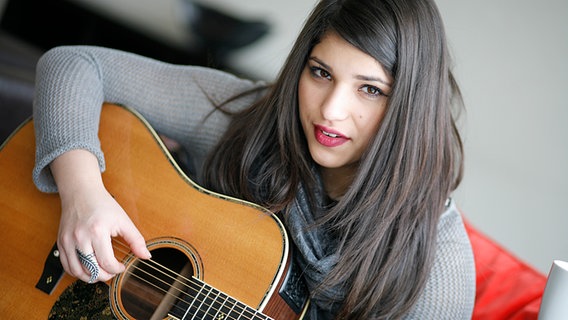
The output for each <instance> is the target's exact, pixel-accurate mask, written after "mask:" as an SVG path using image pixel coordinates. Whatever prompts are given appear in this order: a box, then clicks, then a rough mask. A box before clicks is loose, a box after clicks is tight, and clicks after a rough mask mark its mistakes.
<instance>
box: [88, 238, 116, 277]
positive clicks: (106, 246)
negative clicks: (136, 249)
mask: <svg viewBox="0 0 568 320" xmlns="http://www.w3.org/2000/svg"><path fill="white" fill-rule="evenodd" d="M93 249H94V252H95V253H96V256H97V261H98V264H99V267H100V268H101V269H102V271H104V272H105V273H106V274H108V275H115V274H117V273H121V272H123V271H124V265H123V264H122V263H120V261H118V260H117V259H116V257H115V256H114V250H113V248H112V241H111V238H110V237H109V238H106V237H105V238H102V239H100V240H99V239H98V238H97V239H96V240H95V241H93Z"/></svg>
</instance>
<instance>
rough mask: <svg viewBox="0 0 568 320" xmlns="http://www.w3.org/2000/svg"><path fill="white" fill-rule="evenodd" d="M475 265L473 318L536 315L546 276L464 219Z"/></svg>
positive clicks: (528, 316) (519, 317)
mask: <svg viewBox="0 0 568 320" xmlns="http://www.w3.org/2000/svg"><path fill="white" fill-rule="evenodd" d="M465 226H466V230H467V232H468V234H469V238H470V241H471V245H472V248H473V255H474V259H475V268H476V273H477V275H476V285H477V289H476V301H475V306H474V309H473V317H472V319H491V320H493V319H495V320H498V319H514V320H521V319H523V320H528V319H537V318H538V310H539V307H540V300H541V298H542V294H543V292H544V287H545V285H546V276H545V275H544V274H542V273H540V272H538V271H537V270H535V269H534V268H532V267H531V266H529V265H527V264H525V263H524V262H522V261H521V260H520V259H518V258H517V257H515V256H514V255H513V254H511V253H510V252H509V251H507V250H506V249H504V248H503V247H501V246H500V245H499V244H497V243H496V242H494V241H493V240H492V239H490V238H489V237H487V236H486V235H484V234H482V233H481V232H479V231H478V230H476V229H475V228H474V227H472V225H471V224H470V223H468V222H467V221H465Z"/></svg>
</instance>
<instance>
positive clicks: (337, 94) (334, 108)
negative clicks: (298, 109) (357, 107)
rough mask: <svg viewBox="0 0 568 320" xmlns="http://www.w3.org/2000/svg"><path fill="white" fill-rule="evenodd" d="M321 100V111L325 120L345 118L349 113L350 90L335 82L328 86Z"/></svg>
mask: <svg viewBox="0 0 568 320" xmlns="http://www.w3.org/2000/svg"><path fill="white" fill-rule="evenodd" d="M330 89H331V90H329V91H328V92H327V96H326V97H325V99H324V100H323V102H322V105H321V113H322V116H323V117H324V118H325V119H326V120H330V121H331V120H335V121H339V120H345V119H346V118H347V117H348V115H349V105H350V104H351V96H350V94H349V93H350V92H349V90H348V89H347V88H344V87H342V86H341V85H338V84H336V85H335V86H333V87H332V88H330Z"/></svg>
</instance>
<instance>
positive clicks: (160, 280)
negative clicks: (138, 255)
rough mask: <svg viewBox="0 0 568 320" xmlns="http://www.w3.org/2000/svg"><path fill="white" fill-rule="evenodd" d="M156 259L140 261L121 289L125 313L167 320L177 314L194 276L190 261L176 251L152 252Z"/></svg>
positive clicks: (160, 249) (125, 279) (165, 249)
mask: <svg viewBox="0 0 568 320" xmlns="http://www.w3.org/2000/svg"><path fill="white" fill-rule="evenodd" d="M151 252H152V260H151V261H145V260H136V261H134V262H133V263H132V264H130V265H129V266H128V268H127V270H126V272H125V273H124V274H125V278H124V280H123V282H122V286H121V290H120V298H121V300H122V306H123V307H124V310H125V311H126V312H127V313H128V314H129V315H130V316H131V317H133V318H134V319H164V318H166V316H167V315H168V314H171V313H175V312H174V311H175V308H176V304H177V303H178V301H179V300H180V296H182V295H183V290H184V289H183V286H184V283H185V282H186V280H185V279H188V278H191V276H192V275H194V270H193V266H192V264H191V262H190V260H189V258H188V257H187V256H186V255H185V254H184V253H183V252H181V251H179V250H177V249H175V248H158V249H155V250H151Z"/></svg>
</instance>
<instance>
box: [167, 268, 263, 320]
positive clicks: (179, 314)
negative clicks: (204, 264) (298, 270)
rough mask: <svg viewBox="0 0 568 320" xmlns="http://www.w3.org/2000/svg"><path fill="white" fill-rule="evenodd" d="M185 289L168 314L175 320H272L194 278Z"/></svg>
mask: <svg viewBox="0 0 568 320" xmlns="http://www.w3.org/2000/svg"><path fill="white" fill-rule="evenodd" d="M186 289H187V292H186V293H185V295H184V296H183V298H181V299H180V300H179V302H178V303H177V305H176V306H175V307H174V308H173V309H172V312H171V314H170V316H172V317H174V318H176V319H203V320H208V319H211V320H241V319H243V320H244V319H251V320H268V319H272V318H270V317H268V316H266V315H264V314H262V313H260V312H259V311H257V310H256V309H254V308H252V307H249V306H247V305H246V304H244V303H242V302H240V301H238V300H236V299H234V298H232V297H230V296H229V295H227V294H225V293H223V292H221V291H219V290H217V289H215V288H213V287H211V286H209V285H207V284H206V283H204V282H202V281H200V280H199V279H196V278H194V277H192V278H191V281H189V283H187V287H186Z"/></svg>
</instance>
